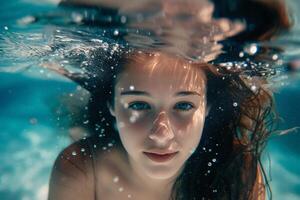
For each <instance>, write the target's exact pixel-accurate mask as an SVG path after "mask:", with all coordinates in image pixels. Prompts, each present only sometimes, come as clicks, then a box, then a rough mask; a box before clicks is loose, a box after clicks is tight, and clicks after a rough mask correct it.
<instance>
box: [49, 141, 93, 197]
mask: <svg viewBox="0 0 300 200" xmlns="http://www.w3.org/2000/svg"><path fill="white" fill-rule="evenodd" d="M93 181H94V180H93V160H92V152H91V150H90V147H89V145H88V143H87V142H84V141H78V142H76V143H73V144H71V145H70V146H68V147H67V148H65V149H64V150H63V151H62V152H61V153H60V154H59V155H58V156H57V158H56V161H55V163H54V165H53V168H52V173H51V178H50V184H49V197H48V199H49V200H52V199H55V200H60V199H75V200H76V199H92V198H93V192H94V190H93Z"/></svg>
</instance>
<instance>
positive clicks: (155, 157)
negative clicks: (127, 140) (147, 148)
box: [143, 151, 178, 162]
mask: <svg viewBox="0 0 300 200" xmlns="http://www.w3.org/2000/svg"><path fill="white" fill-rule="evenodd" d="M143 153H144V154H145V155H146V156H147V157H148V158H149V159H150V160H152V161H154V162H167V161H169V160H171V159H172V158H174V156H176V154H177V153H178V151H177V152H174V153H166V154H157V153H150V152H143Z"/></svg>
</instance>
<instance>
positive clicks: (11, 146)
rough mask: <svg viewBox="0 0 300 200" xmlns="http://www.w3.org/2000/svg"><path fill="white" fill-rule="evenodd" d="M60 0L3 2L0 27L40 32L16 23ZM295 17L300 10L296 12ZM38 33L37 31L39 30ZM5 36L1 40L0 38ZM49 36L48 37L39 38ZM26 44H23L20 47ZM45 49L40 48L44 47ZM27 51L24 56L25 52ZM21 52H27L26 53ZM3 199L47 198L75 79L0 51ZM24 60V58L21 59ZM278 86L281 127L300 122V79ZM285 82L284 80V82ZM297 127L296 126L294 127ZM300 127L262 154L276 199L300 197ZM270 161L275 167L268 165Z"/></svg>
mask: <svg viewBox="0 0 300 200" xmlns="http://www.w3.org/2000/svg"><path fill="white" fill-rule="evenodd" d="M289 3H290V4H291V5H293V6H291V7H293V8H294V10H297V9H296V8H300V3H297V2H296V1H294V2H292V1H289ZM55 9H56V6H55V4H54V3H51V2H50V1H49V2H48V3H44V4H41V3H38V1H37V0H36V1H33V0H32V1H30V0H26V1H25V0H23V1H22V0H15V1H12V2H9V1H5V2H2V5H1V7H0V33H1V34H2V35H5V34H8V35H10V34H11V33H15V32H19V33H24V34H26V33H34V32H35V30H34V29H36V33H38V32H39V31H41V30H43V29H41V27H38V26H37V27H35V26H31V28H30V29H28V28H27V27H26V26H24V27H22V26H16V21H17V20H18V19H21V18H23V17H24V16H28V15H32V14H37V13H43V12H49V11H51V10H55ZM295 17H297V16H295ZM295 22H296V24H295V27H294V29H293V30H292V31H291V33H290V35H285V36H283V38H282V40H283V41H284V40H285V39H287V38H289V39H291V40H293V41H295V43H297V42H298V43H299V42H300V36H297V33H299V32H298V30H299V27H300V26H298V24H297V20H296V21H295ZM37 37H38V36H37ZM0 42H3V41H0ZM38 42H39V43H41V42H45V43H46V42H47V40H46V39H41V40H38ZM285 48H286V49H292V50H293V51H292V52H290V54H294V55H297V53H300V47H298V46H297V45H294V46H293V45H291V46H286V47H285ZM21 50H22V49H21ZM16 52H18V53H22V52H23V53H24V54H22V55H21V54H20V59H24V61H26V60H29V61H30V60H31V59H32V57H30V55H27V54H26V53H28V52H26V49H25V48H24V49H23V51H16ZM40 53H42V51H41V52H40ZM24 55H25V56H24ZM22 56H23V57H22ZM0 58H1V61H0V67H1V69H9V70H2V71H1V72H0V80H1V82H0V95H1V96H0V106H1V107H0V109H1V112H0V142H1V145H0V152H1V153H0V155H1V156H0V199H1V200H2V199H3V200H18V199H22V200H27V199H28V200H29V199H32V200H43V199H46V196H47V190H48V181H49V176H50V171H51V167H52V165H53V162H54V159H55V157H56V156H57V154H58V152H59V151H61V149H62V148H64V147H65V146H67V145H68V144H69V143H70V142H71V141H70V140H69V138H68V135H67V132H66V130H65V129H64V127H63V126H61V125H60V124H58V122H59V120H58V119H57V118H56V117H57V116H56V115H54V110H55V109H56V108H57V107H58V105H59V98H60V97H61V95H62V94H67V93H70V92H74V91H75V90H76V89H77V88H76V85H75V84H74V83H72V82H71V81H69V80H67V79H66V78H64V77H61V76H59V75H57V74H55V73H53V72H50V71H47V70H41V69H40V68H39V67H38V66H37V65H38V63H35V62H28V63H27V64H28V65H29V66H30V67H28V68H27V70H16V72H14V70H13V69H14V68H13V67H12V66H14V67H15V66H16V65H13V64H14V63H13V62H12V61H11V60H10V62H11V63H8V62H7V61H6V59H7V58H5V57H3V56H2V54H1V51H0ZM16 62H18V63H19V64H22V62H20V60H17V61H16ZM282 80H283V81H282V82H281V83H280V84H278V86H277V87H276V92H275V99H276V105H277V109H278V112H279V115H280V116H281V118H282V121H281V122H280V127H279V129H282V130H284V129H290V128H294V127H299V126H300V105H299V102H300V79H299V76H298V77H297V76H295V78H291V77H288V78H287V79H284V78H283V79H282ZM282 83H283V84H282ZM295 130H296V129H295ZM299 134H300V131H299V130H298V132H297V130H296V131H292V132H290V133H289V134H286V135H282V136H277V137H272V138H271V139H270V141H269V143H268V146H267V151H266V153H265V154H264V158H265V159H264V163H265V166H266V169H267V173H268V175H269V178H270V179H271V182H270V184H271V187H272V191H273V198H274V199H275V200H281V199H288V200H296V199H300V145H299V144H300V135H299ZM270 164H271V167H270Z"/></svg>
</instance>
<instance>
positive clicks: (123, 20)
mask: <svg viewBox="0 0 300 200" xmlns="http://www.w3.org/2000/svg"><path fill="white" fill-rule="evenodd" d="M126 21H127V18H126V17H125V16H121V22H122V23H123V24H124V23H126Z"/></svg>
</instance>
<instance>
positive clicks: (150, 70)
mask: <svg viewBox="0 0 300 200" xmlns="http://www.w3.org/2000/svg"><path fill="white" fill-rule="evenodd" d="M205 83H206V76H205V72H204V70H203V68H201V66H200V65H195V64H191V63H189V62H188V61H186V60H183V59H180V58H178V57H175V56H174V57H171V56H169V55H164V54H152V55H151V56H149V55H141V56H137V57H134V58H133V59H131V60H130V61H129V62H128V63H127V64H126V65H125V69H124V71H123V72H122V73H121V74H120V75H119V80H118V81H117V86H118V87H119V89H122V88H123V89H126V88H127V89H128V88H131V89H133V88H134V89H136V90H137V89H140V90H148V91H149V90H150V91H151V90H155V89H156V90H157V89H164V90H165V91H164V92H167V91H171V92H172V91H174V90H194V91H198V92H200V91H202V90H203V89H204V88H205ZM160 92H162V91H160ZM174 92H175V91H174Z"/></svg>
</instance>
